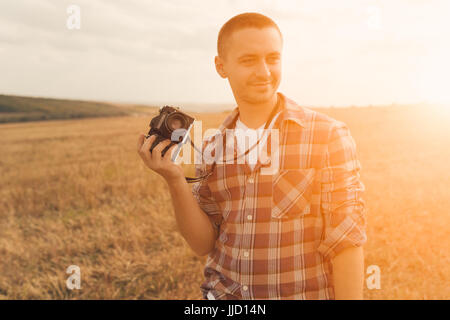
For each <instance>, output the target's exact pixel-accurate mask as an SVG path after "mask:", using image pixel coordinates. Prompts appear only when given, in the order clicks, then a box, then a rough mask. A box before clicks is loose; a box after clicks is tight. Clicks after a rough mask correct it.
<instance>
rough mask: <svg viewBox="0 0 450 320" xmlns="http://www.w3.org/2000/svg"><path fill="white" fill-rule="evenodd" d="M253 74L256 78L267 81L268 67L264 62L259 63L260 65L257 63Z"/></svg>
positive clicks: (268, 75)
mask: <svg viewBox="0 0 450 320" xmlns="http://www.w3.org/2000/svg"><path fill="white" fill-rule="evenodd" d="M255 73H256V76H257V77H261V78H265V79H267V78H269V77H270V69H269V66H268V65H267V63H266V62H265V61H261V62H260V63H258V65H257V68H256V71H255Z"/></svg>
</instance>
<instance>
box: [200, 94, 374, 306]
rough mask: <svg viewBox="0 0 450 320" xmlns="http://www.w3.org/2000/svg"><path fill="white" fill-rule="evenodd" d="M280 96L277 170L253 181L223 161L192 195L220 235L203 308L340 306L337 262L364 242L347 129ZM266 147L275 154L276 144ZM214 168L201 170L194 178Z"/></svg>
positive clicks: (243, 168)
mask: <svg viewBox="0 0 450 320" xmlns="http://www.w3.org/2000/svg"><path fill="white" fill-rule="evenodd" d="M278 95H279V98H280V99H281V114H280V116H279V117H278V118H277V120H276V121H275V124H274V129H279V144H278V151H279V152H278V155H279V170H278V171H277V172H274V173H273V174H262V171H261V170H262V169H263V168H265V167H268V166H270V165H271V164H272V161H273V159H270V160H269V162H267V163H264V164H261V163H260V162H258V163H257V165H256V166H255V168H254V170H253V171H252V170H251V169H250V167H249V166H248V165H247V164H245V163H244V164H237V163H236V162H237V161H235V163H234V164H231V163H226V161H225V160H224V161H223V162H222V163H217V164H216V166H215V168H214V170H213V172H212V174H211V176H210V177H209V178H208V179H207V180H204V181H202V182H198V183H196V184H195V185H194V186H193V189H192V192H193V194H194V196H195V197H196V199H197V201H198V203H199V205H200V207H201V208H202V209H203V211H204V212H205V213H206V214H208V216H209V217H210V220H211V222H212V223H213V225H214V226H215V227H216V228H217V231H218V237H217V239H216V244H215V249H214V250H213V251H212V252H210V253H209V255H208V257H207V261H206V265H205V269H204V275H205V282H204V283H203V284H202V285H201V287H200V288H201V290H202V293H203V298H205V299H206V295H207V293H208V292H211V293H212V294H213V296H214V297H215V298H216V299H334V290H333V274H332V271H333V270H332V264H331V258H333V257H334V256H335V255H337V254H338V253H339V252H341V251H342V250H343V249H345V248H348V247H357V246H361V245H363V244H364V243H365V242H366V241H367V237H366V233H365V227H366V220H365V213H364V212H365V202H364V200H363V199H362V194H363V192H364V189H365V188H364V185H363V183H362V182H361V181H360V169H361V165H360V162H359V160H358V157H357V153H356V145H355V141H354V139H353V138H352V136H351V134H350V131H349V129H348V127H347V125H346V124H345V123H343V122H341V121H338V120H335V119H333V118H331V117H329V116H327V115H325V114H323V113H320V112H317V111H313V110H311V109H308V108H305V107H301V106H298V105H297V104H296V103H295V102H294V101H292V100H290V99H288V98H286V97H285V96H284V95H282V94H281V93H278ZM238 116H239V111H238V108H235V109H234V110H233V112H232V113H231V114H230V115H229V116H228V117H227V118H226V119H225V121H224V122H223V124H222V125H221V127H220V128H219V130H220V131H221V132H223V133H224V134H225V130H226V129H232V128H234V124H235V122H236V119H237V117H238ZM216 138H217V137H215V138H214V137H213V138H212V139H208V140H205V142H204V145H203V148H205V147H206V145H208V144H210V143H213V144H214V143H215V142H216V141H217V139H216ZM267 145H268V149H269V152H270V150H271V149H272V148H274V146H272V142H271V138H270V137H269V138H268V140H267ZM225 154H226V153H225ZM234 154H236V150H234ZM269 154H270V153H269ZM224 159H225V158H224ZM212 168H213V167H212V166H211V165H209V164H208V165H197V170H196V171H197V175H202V174H205V173H206V172H209V171H208V170H210V169H212Z"/></svg>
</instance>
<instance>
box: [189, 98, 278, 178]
mask: <svg viewBox="0 0 450 320" xmlns="http://www.w3.org/2000/svg"><path fill="white" fill-rule="evenodd" d="M277 98H278V99H277V104H276V105H275V107H274V108H273V110H272V112H271V113H270V115H269V118H268V119H267V121H266V124H265V125H264V133H265V130H267V129H268V128H269V126H270V123H271V122H272V119H273V118H274V117H275V115H276V114H277V111H278V110H279V109H280V105H281V99H282V98H281V97H280V95H277ZM264 133H263V135H262V136H261V138H260V139H259V140H258V141H257V142H256V143H255V144H254V145H253V146H251V147H250V148H248V149H247V151H245V152H244V153H243V154H240V155H238V156H235V157H234V159H233V161H235V160H237V159H239V158H241V157H244V156H246V155H247V154H248V153H249V152H250V151H251V150H252V149H254V148H255V147H256V146H257V145H258V144H259V143H260V142H261V140H262V138H263V137H264ZM188 139H189V141H190V142H191V145H192V147H193V148H194V150H196V151H197V152H199V150H197V148H196V147H195V145H194V143H193V142H192V140H191V139H190V138H189V137H188ZM225 143H226V142H225V135H223V145H225ZM200 153H202V152H201V151H200ZM202 160H203V159H202ZM215 166H216V162H215V161H214V162H213V164H212V167H211V171H210V172H208V173H206V174H204V175H202V176H200V177H195V178H192V177H185V179H186V181H187V183H195V182H199V181H202V180H203V179H206V178H208V177H209V176H210V175H211V174H212V173H213V172H214V169H215Z"/></svg>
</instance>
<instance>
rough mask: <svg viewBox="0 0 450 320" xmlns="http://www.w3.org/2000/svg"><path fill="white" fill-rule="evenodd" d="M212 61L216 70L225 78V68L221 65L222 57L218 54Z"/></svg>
mask: <svg viewBox="0 0 450 320" xmlns="http://www.w3.org/2000/svg"><path fill="white" fill-rule="evenodd" d="M214 62H215V64H216V70H217V73H218V74H219V75H220V76H221V77H222V78H224V79H225V78H226V77H227V73H226V72H225V69H224V67H223V59H222V58H221V57H219V56H216V57H215V58H214Z"/></svg>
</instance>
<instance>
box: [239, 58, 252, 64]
mask: <svg viewBox="0 0 450 320" xmlns="http://www.w3.org/2000/svg"><path fill="white" fill-rule="evenodd" d="M253 61H254V59H244V60H241V62H242V63H252V62H253Z"/></svg>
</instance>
